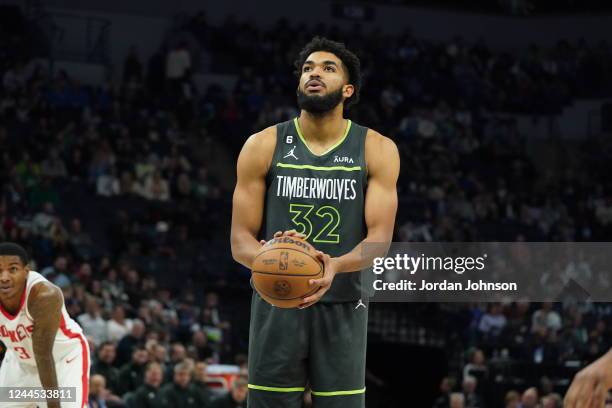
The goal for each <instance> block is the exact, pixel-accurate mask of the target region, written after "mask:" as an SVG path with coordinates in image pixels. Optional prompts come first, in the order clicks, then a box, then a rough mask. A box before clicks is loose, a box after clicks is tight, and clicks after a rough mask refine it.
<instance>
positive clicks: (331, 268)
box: [299, 251, 338, 309]
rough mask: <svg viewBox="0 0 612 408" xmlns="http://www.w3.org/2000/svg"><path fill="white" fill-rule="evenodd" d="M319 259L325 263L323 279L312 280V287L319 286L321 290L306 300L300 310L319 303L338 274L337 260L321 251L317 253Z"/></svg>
mask: <svg viewBox="0 0 612 408" xmlns="http://www.w3.org/2000/svg"><path fill="white" fill-rule="evenodd" d="M317 258H319V260H320V261H321V262H322V263H323V277H322V278H319V279H311V280H310V282H309V283H310V286H312V287H317V286H318V287H319V289H318V290H317V291H316V292H315V293H313V294H312V295H310V296H308V297H306V298H304V303H302V304H301V305H300V306H299V308H300V309H305V308H307V307H308V306H312V305H313V304H315V303H317V302H318V301H319V300H320V299H321V298H322V297H323V295H324V294H325V293H326V292H327V291H328V290H329V288H331V285H332V282H333V281H334V277H335V276H336V273H338V265H337V263H336V258H332V257H330V256H329V255H327V254H324V253H323V252H321V251H317Z"/></svg>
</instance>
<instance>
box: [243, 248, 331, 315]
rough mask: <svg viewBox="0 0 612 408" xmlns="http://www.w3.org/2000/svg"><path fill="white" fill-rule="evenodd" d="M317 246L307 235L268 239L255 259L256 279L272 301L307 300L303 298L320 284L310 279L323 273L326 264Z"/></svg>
mask: <svg viewBox="0 0 612 408" xmlns="http://www.w3.org/2000/svg"><path fill="white" fill-rule="evenodd" d="M316 252H317V251H316V249H315V248H314V247H313V246H312V245H310V244H309V243H308V242H306V241H304V240H303V239H300V238H296V237H288V236H284V237H279V238H274V239H272V240H270V241H268V242H267V243H266V244H265V245H264V246H262V247H261V250H260V251H259V253H258V254H257V256H256V257H255V260H254V261H253V270H252V282H253V287H254V288H255V290H257V292H258V293H259V295H260V296H261V297H262V298H263V299H265V300H266V301H267V302H268V303H270V304H272V305H274V306H278V307H282V308H292V307H297V306H299V305H300V304H302V303H304V300H303V298H304V297H305V296H308V295H310V294H312V293H314V292H315V291H316V290H317V289H318V287H315V288H313V287H312V286H310V285H309V284H308V281H309V280H310V279H318V278H322V277H323V264H322V263H321V262H320V261H319V259H318V258H317V257H316Z"/></svg>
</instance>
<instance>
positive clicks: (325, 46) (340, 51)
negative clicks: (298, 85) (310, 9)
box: [294, 36, 361, 109]
mask: <svg viewBox="0 0 612 408" xmlns="http://www.w3.org/2000/svg"><path fill="white" fill-rule="evenodd" d="M317 51H325V52H330V53H332V54H334V55H335V56H336V57H338V58H339V59H340V61H342V64H344V66H345V67H346V70H347V71H348V77H349V78H348V80H349V84H351V85H353V87H354V88H355V92H354V93H353V95H352V96H351V97H350V98H348V99H346V100H345V101H344V108H345V109H348V108H349V107H351V106H353V105H354V104H356V103H357V102H359V91H360V89H361V62H360V61H359V57H357V55H355V54H354V53H353V52H352V51H350V50H349V49H348V48H346V45H344V43H341V42H337V41H332V40H329V39H327V38H325V37H318V36H317V37H314V38H313V39H312V40H310V42H309V43H308V44H306V45H305V46H304V48H302V51H300V53H299V55H298V58H297V59H296V60H295V62H294V66H295V74H296V76H297V77H298V78H299V77H300V76H301V75H302V67H303V66H304V62H306V58H308V56H309V55H310V54H312V53H313V52H317Z"/></svg>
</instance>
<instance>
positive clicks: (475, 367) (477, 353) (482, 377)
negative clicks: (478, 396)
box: [463, 349, 488, 387]
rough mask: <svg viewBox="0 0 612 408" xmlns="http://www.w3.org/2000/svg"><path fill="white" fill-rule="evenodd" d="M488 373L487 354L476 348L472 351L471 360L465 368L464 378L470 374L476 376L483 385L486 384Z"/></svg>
mask: <svg viewBox="0 0 612 408" xmlns="http://www.w3.org/2000/svg"><path fill="white" fill-rule="evenodd" d="M487 375H488V368H487V365H486V363H485V355H484V353H483V351H482V350H480V349H475V350H472V352H471V353H470V361H469V363H467V364H466V365H465V367H464V368H463V378H467V377H469V376H471V377H474V378H476V379H477V380H478V383H479V384H481V387H483V386H485V387H486V385H485V381H486V378H487Z"/></svg>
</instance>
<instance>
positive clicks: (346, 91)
mask: <svg viewBox="0 0 612 408" xmlns="http://www.w3.org/2000/svg"><path fill="white" fill-rule="evenodd" d="M354 93H355V87H354V86H353V85H351V84H346V85H344V86H343V87H342V96H344V97H345V98H347V99H348V98H350V97H351V96H353V94H354Z"/></svg>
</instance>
